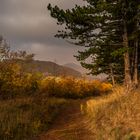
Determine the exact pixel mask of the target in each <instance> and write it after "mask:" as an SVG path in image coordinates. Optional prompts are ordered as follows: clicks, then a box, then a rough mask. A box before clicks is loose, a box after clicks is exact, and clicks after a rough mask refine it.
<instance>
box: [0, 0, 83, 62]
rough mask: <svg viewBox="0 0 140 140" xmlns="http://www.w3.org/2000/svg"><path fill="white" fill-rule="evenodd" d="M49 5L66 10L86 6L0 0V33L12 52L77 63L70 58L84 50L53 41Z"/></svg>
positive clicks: (68, 1)
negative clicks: (30, 53)
mask: <svg viewBox="0 0 140 140" xmlns="http://www.w3.org/2000/svg"><path fill="white" fill-rule="evenodd" d="M48 3H52V4H53V5H59V6H60V7H62V8H65V9H67V8H71V7H74V5H75V4H80V5H81V4H82V5H83V4H85V3H84V2H83V1H82V0H0V34H1V35H3V36H4V38H5V39H6V40H7V41H8V43H9V44H10V46H11V47H12V48H13V49H18V50H26V51H28V52H32V53H35V54H36V57H35V59H39V60H46V61H54V60H56V61H57V63H59V64H65V63H68V62H74V63H77V61H76V60H75V58H74V57H73V55H75V54H77V51H78V50H81V49H83V48H82V47H77V46H74V45H71V44H69V43H67V42H66V41H65V40H61V39H57V38H54V35H55V34H56V33H57V30H58V27H57V25H56V20H55V19H52V18H51V17H50V15H49V11H48V10H47V5H48Z"/></svg>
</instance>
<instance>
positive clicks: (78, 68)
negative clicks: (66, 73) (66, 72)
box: [63, 63, 88, 74]
mask: <svg viewBox="0 0 140 140" xmlns="http://www.w3.org/2000/svg"><path fill="white" fill-rule="evenodd" d="M63 66H65V67H68V68H72V69H74V70H76V71H79V72H80V73H81V74H86V73H87V72H88V71H87V70H86V69H85V68H83V67H82V66H80V65H77V64H75V63H67V64H64V65H63Z"/></svg>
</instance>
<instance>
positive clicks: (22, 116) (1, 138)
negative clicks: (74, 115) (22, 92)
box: [0, 98, 66, 140]
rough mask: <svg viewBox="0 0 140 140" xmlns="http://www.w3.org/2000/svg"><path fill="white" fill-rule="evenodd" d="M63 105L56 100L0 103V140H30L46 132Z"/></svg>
mask: <svg viewBox="0 0 140 140" xmlns="http://www.w3.org/2000/svg"><path fill="white" fill-rule="evenodd" d="M64 104H66V101H65V100H64V99H56V98H49V99H48V98H43V99H39V98H37V99H35V98H22V99H11V100H7V101H0V140H27V139H29V140H30V139H31V138H32V137H34V136H35V135H38V134H39V133H42V132H43V131H47V130H48V128H49V126H50V125H51V123H52V122H53V120H54V119H55V117H56V115H58V113H59V110H60V108H61V107H62V106H64Z"/></svg>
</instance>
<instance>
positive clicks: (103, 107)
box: [84, 87, 140, 140]
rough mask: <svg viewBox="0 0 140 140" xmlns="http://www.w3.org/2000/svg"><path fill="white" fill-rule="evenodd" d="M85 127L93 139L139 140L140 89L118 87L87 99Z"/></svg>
mask: <svg viewBox="0 0 140 140" xmlns="http://www.w3.org/2000/svg"><path fill="white" fill-rule="evenodd" d="M84 111H85V113H86V114H87V117H88V120H89V122H88V124H87V128H88V130H89V131H91V132H92V133H93V134H94V139H95V140H140V91H139V90H137V91H135V92H133V93H129V94H128V95H127V94H125V93H124V89H123V88H122V87H118V88H116V89H115V90H114V92H113V93H112V94H111V95H108V96H105V97H100V98H99V99H91V100H88V101H87V103H86V106H85V108H84Z"/></svg>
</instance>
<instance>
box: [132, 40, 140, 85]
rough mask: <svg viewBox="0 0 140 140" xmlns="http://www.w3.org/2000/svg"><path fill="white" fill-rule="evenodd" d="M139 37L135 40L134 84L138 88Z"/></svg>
mask: <svg viewBox="0 0 140 140" xmlns="http://www.w3.org/2000/svg"><path fill="white" fill-rule="evenodd" d="M138 45H139V42H138V39H136V41H135V61H134V76H133V83H134V86H135V87H136V88H137V86H138Z"/></svg>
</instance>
